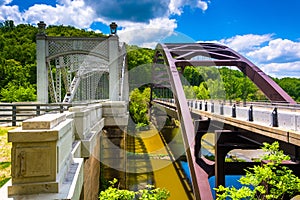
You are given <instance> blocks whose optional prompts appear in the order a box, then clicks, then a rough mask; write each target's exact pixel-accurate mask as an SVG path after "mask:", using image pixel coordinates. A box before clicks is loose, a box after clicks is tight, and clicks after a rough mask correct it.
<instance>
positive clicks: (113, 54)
mask: <svg viewBox="0 0 300 200" xmlns="http://www.w3.org/2000/svg"><path fill="white" fill-rule="evenodd" d="M108 49H109V52H108V54H109V99H110V100H111V101H119V96H120V84H119V77H120V76H119V71H120V67H119V37H118V36H117V35H115V34H113V35H110V36H109V38H108Z"/></svg>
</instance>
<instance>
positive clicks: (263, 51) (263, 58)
mask: <svg viewBox="0 0 300 200" xmlns="http://www.w3.org/2000/svg"><path fill="white" fill-rule="evenodd" d="M247 56H248V57H251V58H256V59H257V60H258V61H259V62H262V63H265V62H270V61H277V62H289V61H295V60H299V59H300V42H294V41H291V40H288V39H281V38H278V39H274V40H271V41H270V42H269V44H268V45H267V46H264V47H262V48H260V49H257V50H255V51H251V52H249V53H247Z"/></svg>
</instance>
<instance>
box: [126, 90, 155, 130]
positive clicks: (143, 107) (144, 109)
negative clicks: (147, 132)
mask: <svg viewBox="0 0 300 200" xmlns="http://www.w3.org/2000/svg"><path fill="white" fill-rule="evenodd" d="M149 102H150V88H146V89H144V91H140V90H139V89H138V88H136V89H134V90H133V91H132V92H131V93H130V102H129V113H130V116H131V118H132V120H133V121H134V122H135V124H137V128H139V127H143V126H146V125H148V124H149V116H148V107H149Z"/></svg>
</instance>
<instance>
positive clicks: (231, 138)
mask: <svg viewBox="0 0 300 200" xmlns="http://www.w3.org/2000/svg"><path fill="white" fill-rule="evenodd" d="M260 146H261V144H259V143H255V142H253V141H252V140H250V139H248V138H246V137H243V136H241V135H240V133H239V132H236V131H231V130H217V131H215V180H216V182H215V187H218V186H219V185H223V186H225V175H226V174H235V175H239V174H245V171H244V169H245V168H247V167H251V166H253V163H252V162H251V163H247V162H246V163H243V164H241V163H238V162H233V163H230V164H229V163H228V162H225V157H226V155H227V153H228V152H229V151H231V150H233V149H258V148H260ZM241 165H243V167H241Z"/></svg>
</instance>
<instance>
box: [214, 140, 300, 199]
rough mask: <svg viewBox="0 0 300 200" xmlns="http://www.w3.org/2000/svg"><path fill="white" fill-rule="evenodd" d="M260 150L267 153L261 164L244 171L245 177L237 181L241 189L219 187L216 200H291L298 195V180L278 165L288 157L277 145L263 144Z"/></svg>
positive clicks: (288, 158)
mask: <svg viewBox="0 0 300 200" xmlns="http://www.w3.org/2000/svg"><path fill="white" fill-rule="evenodd" d="M262 149H263V150H264V151H265V152H267V154H266V155H264V156H263V157H262V161H263V163H262V164H261V165H259V166H254V167H253V168H249V170H246V176H243V177H241V178H240V180H239V182H240V183H241V184H243V187H242V188H240V189H236V188H235V187H224V186H219V187H218V188H216V189H215V190H216V191H217V199H219V200H221V199H227V198H228V197H229V198H230V199H234V200H238V199H263V200H265V199H266V200H267V199H291V198H292V197H294V196H295V195H297V194H299V192H300V179H299V178H298V177H297V176H295V175H294V174H293V172H292V170H290V169H289V168H288V167H286V166H281V165H280V164H281V163H282V162H283V161H286V160H290V157H289V156H287V155H284V153H283V151H281V150H279V143H278V142H274V143H273V144H271V145H270V144H268V143H264V147H263V148H262ZM251 188H254V189H251Z"/></svg>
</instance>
